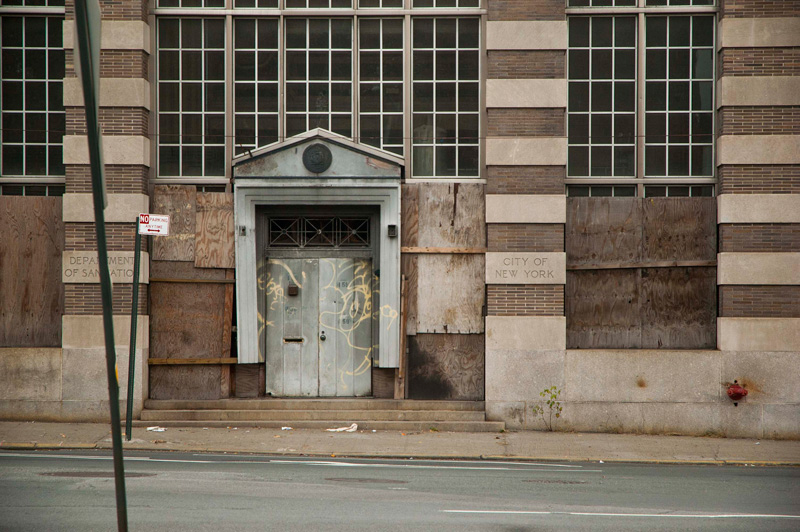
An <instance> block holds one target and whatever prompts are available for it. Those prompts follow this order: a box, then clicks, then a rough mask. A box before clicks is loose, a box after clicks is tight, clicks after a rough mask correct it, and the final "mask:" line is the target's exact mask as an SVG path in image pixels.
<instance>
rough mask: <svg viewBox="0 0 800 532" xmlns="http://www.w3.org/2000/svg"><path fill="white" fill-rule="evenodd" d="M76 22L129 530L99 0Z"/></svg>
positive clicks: (79, 4) (122, 504) (117, 458)
mask: <svg viewBox="0 0 800 532" xmlns="http://www.w3.org/2000/svg"><path fill="white" fill-rule="evenodd" d="M75 26H76V29H77V35H76V37H77V40H76V44H77V46H76V48H78V51H79V55H80V61H79V62H78V63H77V64H79V65H80V68H81V81H82V84H83V101H84V109H85V111H86V130H87V137H88V141H89V142H88V144H89V162H90V163H91V168H92V194H93V199H94V223H95V232H96V236H97V260H98V263H99V264H98V265H99V270H100V294H101V296H102V300H103V333H104V337H105V344H106V374H107V376H108V405H109V410H110V411H111V441H112V446H113V456H114V486H115V488H116V489H115V492H116V496H117V529H118V530H119V532H127V531H128V503H127V500H126V498H125V468H124V466H123V462H122V430H121V423H120V416H119V375H118V373H117V355H116V352H115V351H114V322H113V318H114V317H113V313H112V297H111V274H110V273H109V271H108V249H107V247H106V222H105V215H104V212H103V209H105V207H106V204H107V203H108V201H107V199H106V183H105V178H104V175H103V150H102V137H101V135H100V122H99V119H98V114H99V113H98V107H99V106H98V91H99V90H100V4H99V2H98V0H75Z"/></svg>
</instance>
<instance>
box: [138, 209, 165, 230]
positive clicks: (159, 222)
mask: <svg viewBox="0 0 800 532" xmlns="http://www.w3.org/2000/svg"><path fill="white" fill-rule="evenodd" d="M139 234H140V235H159V236H167V235H169V216H168V215H166V214H144V213H143V214H140V215H139Z"/></svg>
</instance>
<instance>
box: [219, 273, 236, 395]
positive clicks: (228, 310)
mask: <svg viewBox="0 0 800 532" xmlns="http://www.w3.org/2000/svg"><path fill="white" fill-rule="evenodd" d="M234 277H235V272H234V270H227V271H226V272H225V279H226V280H228V281H233V280H234ZM222 320H223V321H222V356H223V357H230V356H231V347H232V346H231V344H232V335H233V285H232V284H227V285H225V304H224V307H223V311H222ZM234 360H238V359H236V358H234ZM220 395H221V396H222V397H230V395H231V368H230V367H227V366H226V367H223V368H222V371H221V373H220Z"/></svg>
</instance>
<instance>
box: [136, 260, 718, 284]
mask: <svg viewBox="0 0 800 532" xmlns="http://www.w3.org/2000/svg"><path fill="white" fill-rule="evenodd" d="M716 265H717V261H716V260H656V261H652V262H598V263H589V264H578V265H573V264H567V270H576V271H577V270H619V269H623V268H627V269H631V268H678V267H685V268H688V267H692V268H709V267H716ZM151 282H152V280H151Z"/></svg>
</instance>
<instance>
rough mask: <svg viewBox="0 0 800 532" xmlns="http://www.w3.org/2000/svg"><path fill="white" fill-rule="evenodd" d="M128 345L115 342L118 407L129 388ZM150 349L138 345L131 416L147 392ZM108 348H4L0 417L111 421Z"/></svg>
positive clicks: (1, 352)
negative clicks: (107, 371) (107, 375)
mask: <svg viewBox="0 0 800 532" xmlns="http://www.w3.org/2000/svg"><path fill="white" fill-rule="evenodd" d="M128 352H129V348H128V347H123V346H117V349H116V354H117V369H118V372H119V384H120V391H119V395H120V411H121V413H122V416H123V419H124V416H125V412H126V408H127V406H126V399H127V393H128ZM148 356H149V354H148V349H137V350H136V366H135V367H136V373H135V375H134V395H133V397H134V404H133V416H134V417H135V418H138V417H139V414H140V412H141V411H142V408H143V407H144V399H145V398H146V397H147V389H148V387H147V384H148V383H147V376H148V371H147V358H148ZM109 416H110V414H109V408H108V380H107V377H106V359H105V349H104V348H88V349H80V348H79V349H76V348H64V349H61V348H0V420H7V421H12V420H13V421H64V422H72V421H82V422H83V421H85V422H107V421H108V420H109Z"/></svg>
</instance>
